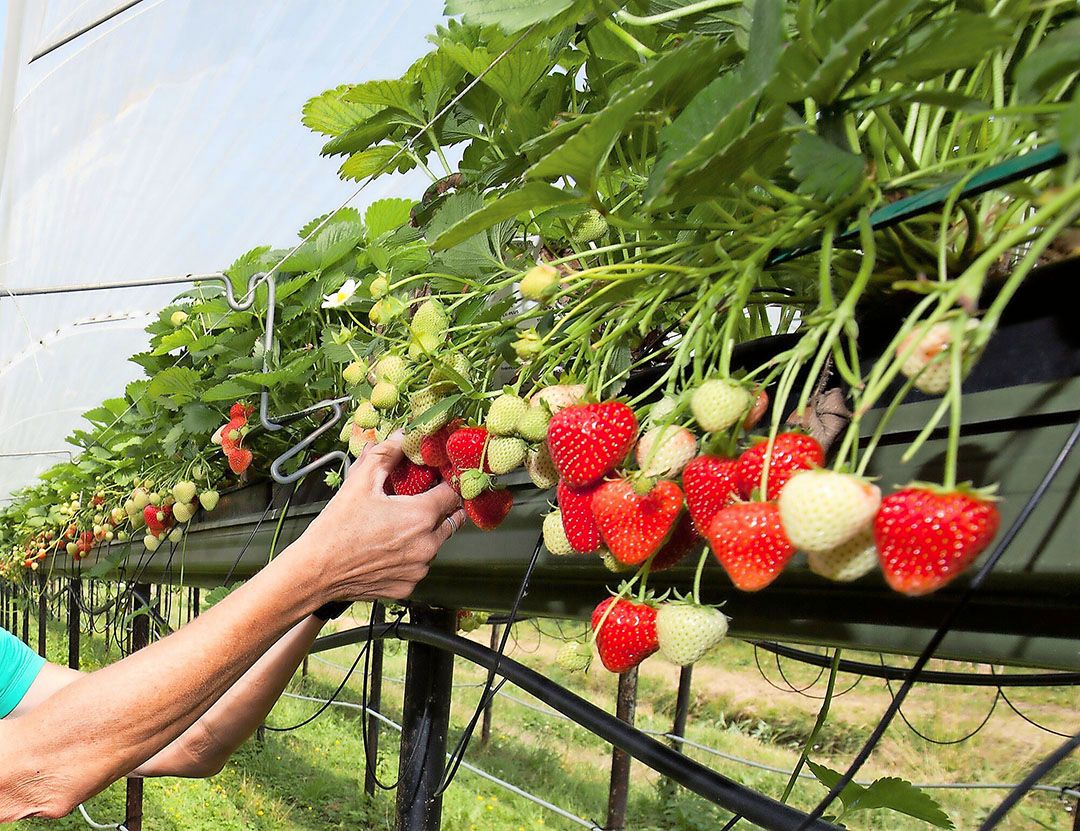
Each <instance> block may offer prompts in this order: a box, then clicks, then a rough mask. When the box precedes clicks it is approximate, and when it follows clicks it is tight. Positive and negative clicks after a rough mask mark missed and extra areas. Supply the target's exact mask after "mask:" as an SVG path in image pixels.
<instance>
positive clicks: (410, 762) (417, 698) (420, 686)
mask: <svg viewBox="0 0 1080 831" xmlns="http://www.w3.org/2000/svg"><path fill="white" fill-rule="evenodd" d="M412 620H413V621H414V622H416V623H420V624H423V625H427V626H436V627H438V628H440V629H443V630H444V631H446V632H449V633H453V631H454V626H455V622H456V615H455V614H454V612H453V611H452V610H446V609H429V608H427V607H425V606H413V607H412ZM453 681H454V656H453V655H452V654H451V653H449V652H443V651H441V650H439V649H436V648H435V647H433V646H427V645H426V644H421V643H416V642H410V643H409V653H408V659H407V661H406V670H405V700H404V703H403V704H402V709H401V726H402V730H401V751H400V762H399V768H398V776H399V784H398V791H397V811H396V815H397V818H396V823H395V828H396V829H397V831H439V828H440V826H441V824H442V795H441V794H438V793H437V792H438V789H439V787H440V785H441V784H442V781H443V773H444V771H445V767H446V737H447V732H448V731H449V727H450V693H451V689H452V686H453Z"/></svg>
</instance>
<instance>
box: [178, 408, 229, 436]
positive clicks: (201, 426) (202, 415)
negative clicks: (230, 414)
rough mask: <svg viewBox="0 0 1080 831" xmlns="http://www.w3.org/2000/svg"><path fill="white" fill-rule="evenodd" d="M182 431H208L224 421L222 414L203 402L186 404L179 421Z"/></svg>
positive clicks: (191, 432)
mask: <svg viewBox="0 0 1080 831" xmlns="http://www.w3.org/2000/svg"><path fill="white" fill-rule="evenodd" d="M180 423H181V424H182V425H183V427H184V431H185V432H187V433H190V434H192V435H200V434H202V433H209V432H210V431H211V430H213V429H214V428H215V427H220V426H221V425H222V424H223V423H224V419H223V418H222V416H221V415H220V414H219V413H218V412H217V411H216V410H212V409H210V408H209V407H207V406H205V405H203V404H188V405H187V406H186V407H184V418H183V420H182V421H181V422H180Z"/></svg>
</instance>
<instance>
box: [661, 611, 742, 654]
mask: <svg viewBox="0 0 1080 831" xmlns="http://www.w3.org/2000/svg"><path fill="white" fill-rule="evenodd" d="M727 631H728V619H727V615H725V614H724V613H723V612H721V611H720V610H719V609H715V608H713V607H712V606H698V605H697V604H694V603H664V604H662V605H661V606H660V609H659V610H658V611H657V613H656V637H657V640H658V641H659V642H660V654H661V655H663V656H664V657H665V658H667V659H668V660H669V661H671V662H672V663H673V664H678V665H679V666H681V667H685V666H689V665H690V664H693V663H697V661H699V660H700V659H701V658H702V656H703V655H705V653H706V652H708V651H709V650H710V649H712V648H713V647H714V646H716V645H717V644H718V643H720V641H722V640H723V639H724V636H725V635H727Z"/></svg>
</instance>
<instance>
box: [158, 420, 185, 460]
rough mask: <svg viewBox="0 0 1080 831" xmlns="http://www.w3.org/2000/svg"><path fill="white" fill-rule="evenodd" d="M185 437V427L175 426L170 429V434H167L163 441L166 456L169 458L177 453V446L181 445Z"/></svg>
mask: <svg viewBox="0 0 1080 831" xmlns="http://www.w3.org/2000/svg"><path fill="white" fill-rule="evenodd" d="M183 437H184V427H183V425H182V424H174V425H173V426H172V427H170V428H169V432H168V433H166V434H165V438H164V439H162V440H161V444H162V447H164V449H165V454H166V455H168V456H171V455H173V454H174V453H175V452H176V446H177V445H178V444H180V439H182V438H183Z"/></svg>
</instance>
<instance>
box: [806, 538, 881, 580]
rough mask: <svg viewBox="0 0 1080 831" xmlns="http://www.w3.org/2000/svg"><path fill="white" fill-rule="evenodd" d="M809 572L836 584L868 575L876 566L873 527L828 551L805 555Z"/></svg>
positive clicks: (876, 553)
mask: <svg viewBox="0 0 1080 831" xmlns="http://www.w3.org/2000/svg"><path fill="white" fill-rule="evenodd" d="M806 559H807V562H808V563H809V565H810V570H811V571H812V572H814V574H818V575H820V576H822V577H825V578H827V579H829V580H835V581H836V582H838V583H850V582H851V581H852V580H858V579H859V578H860V577H863V576H864V575H867V574H869V573H870V572H871V571H873V570H874V569H875V568H876V567H877V564H878V551H877V546H876V545H875V544H874V529H873V527H872V526H871V527H869V528H866V529H865V530H863V531H861V532H860V533H858V534H856V535H855V536H854V537H852V538H851V539H850V540H848V541H847V542H845V543H843V544H841V545H838V546H837V547H836V548H832V549H830V550H828V551H822V552H811V553H809V554H807V555H806Z"/></svg>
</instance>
